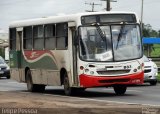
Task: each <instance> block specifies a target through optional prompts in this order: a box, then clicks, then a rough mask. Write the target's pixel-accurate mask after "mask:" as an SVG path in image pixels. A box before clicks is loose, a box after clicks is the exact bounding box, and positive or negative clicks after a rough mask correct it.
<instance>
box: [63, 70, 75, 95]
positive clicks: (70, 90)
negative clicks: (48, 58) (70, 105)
mask: <svg viewBox="0 0 160 114" xmlns="http://www.w3.org/2000/svg"><path fill="white" fill-rule="evenodd" d="M63 83H64V93H65V95H67V96H71V95H73V93H74V92H73V91H74V88H72V87H70V84H69V78H68V76H67V74H66V73H65V75H64V82H63Z"/></svg>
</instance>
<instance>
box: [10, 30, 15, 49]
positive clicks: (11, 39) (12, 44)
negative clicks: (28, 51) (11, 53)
mask: <svg viewBox="0 0 160 114" xmlns="http://www.w3.org/2000/svg"><path fill="white" fill-rule="evenodd" d="M10 50H16V28H11V29H10Z"/></svg>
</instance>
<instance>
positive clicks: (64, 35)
mask: <svg viewBox="0 0 160 114" xmlns="http://www.w3.org/2000/svg"><path fill="white" fill-rule="evenodd" d="M56 39H57V49H66V48H67V47H68V24H67V23H59V24H57V25H56Z"/></svg>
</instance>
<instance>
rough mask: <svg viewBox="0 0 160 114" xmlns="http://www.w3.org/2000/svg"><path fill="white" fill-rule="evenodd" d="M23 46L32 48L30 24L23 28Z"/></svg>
mask: <svg viewBox="0 0 160 114" xmlns="http://www.w3.org/2000/svg"><path fill="white" fill-rule="evenodd" d="M23 48H24V49H32V26H30V27H24V29H23Z"/></svg>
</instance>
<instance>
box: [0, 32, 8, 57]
mask: <svg viewBox="0 0 160 114" xmlns="http://www.w3.org/2000/svg"><path fill="white" fill-rule="evenodd" d="M8 46H9V43H8V33H7V32H6V31H4V30H1V29H0V56H2V57H3V58H4V59H5V60H9V48H8Z"/></svg>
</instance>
